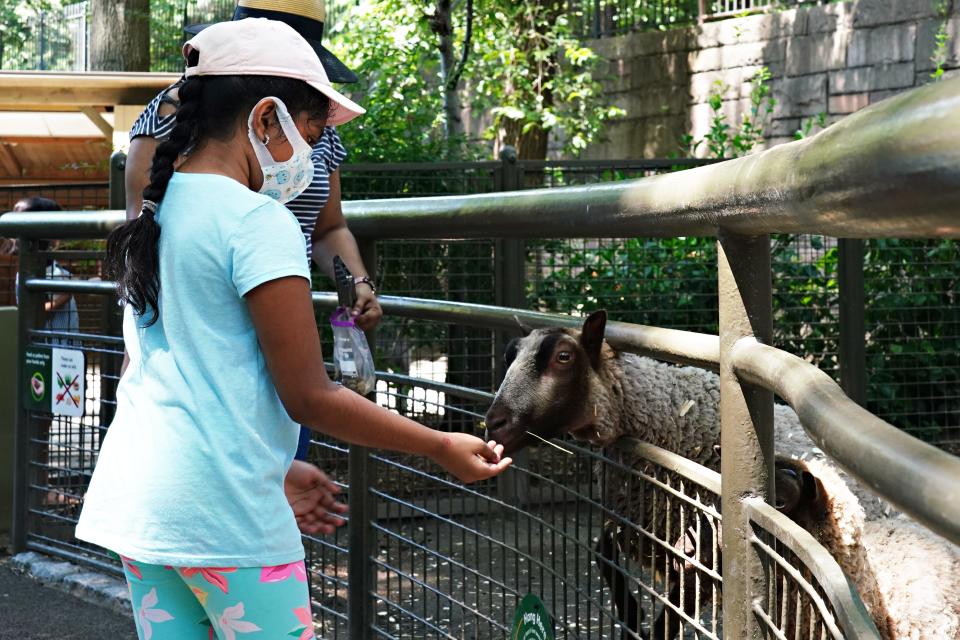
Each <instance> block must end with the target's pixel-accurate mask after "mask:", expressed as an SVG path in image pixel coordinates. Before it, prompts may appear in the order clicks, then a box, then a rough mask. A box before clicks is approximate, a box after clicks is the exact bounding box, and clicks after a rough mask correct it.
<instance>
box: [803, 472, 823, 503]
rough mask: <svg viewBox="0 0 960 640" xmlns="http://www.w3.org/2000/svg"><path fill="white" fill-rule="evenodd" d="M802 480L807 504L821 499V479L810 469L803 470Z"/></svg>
mask: <svg viewBox="0 0 960 640" xmlns="http://www.w3.org/2000/svg"><path fill="white" fill-rule="evenodd" d="M800 479H801V482H802V485H801V486H802V487H803V489H802V491H803V497H804V498H805V500H806V502H807V504H811V505H813V504H816V503H817V502H818V501H819V500H820V481H819V480H817V477H816V476H815V475H813V474H812V473H810V472H809V471H806V470H805V471H803V473H802V474H801V476H800Z"/></svg>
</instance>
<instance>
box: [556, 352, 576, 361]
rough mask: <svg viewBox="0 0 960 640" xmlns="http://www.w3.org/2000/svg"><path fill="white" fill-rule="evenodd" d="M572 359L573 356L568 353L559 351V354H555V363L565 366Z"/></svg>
mask: <svg viewBox="0 0 960 640" xmlns="http://www.w3.org/2000/svg"><path fill="white" fill-rule="evenodd" d="M572 359H573V354H572V353H570V352H569V351H561V352H560V353H558V354H557V362H560V363H563V364H566V363H567V362H570V361H571V360H572Z"/></svg>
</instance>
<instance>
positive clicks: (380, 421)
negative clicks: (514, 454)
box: [246, 276, 511, 482]
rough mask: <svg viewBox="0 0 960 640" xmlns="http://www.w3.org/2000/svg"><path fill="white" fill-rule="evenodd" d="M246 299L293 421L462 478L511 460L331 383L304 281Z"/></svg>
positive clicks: (274, 284)
mask: <svg viewBox="0 0 960 640" xmlns="http://www.w3.org/2000/svg"><path fill="white" fill-rule="evenodd" d="M246 300H247V305H248V308H249V310H250V315H251V317H252V318H253V324H254V326H255V327H256V331H257V338H258V339H259V341H260V348H261V350H262V351H263V354H264V357H265V358H266V362H267V368H268V369H269V370H270V375H271V376H272V377H273V382H274V384H275V385H276V388H277V392H278V393H279V395H280V400H281V401H282V402H283V405H284V407H286V409H287V413H289V414H290V417H291V418H292V419H293V420H295V421H296V422H299V423H301V424H304V425H307V426H309V427H311V428H313V429H315V430H317V431H321V432H323V433H326V434H328V435H331V436H333V437H335V438H339V439H340V440H343V441H345V442H349V443H352V444H358V445H362V446H366V447H374V448H377V449H390V450H392V451H401V452H404V453H414V454H419V455H424V456H427V457H429V458H431V459H432V460H434V461H435V462H437V463H438V464H439V465H441V466H442V467H443V468H444V469H446V470H447V471H449V472H450V473H452V474H453V475H455V476H457V477H458V478H460V480H462V481H464V482H474V481H477V480H483V479H486V478H490V477H492V476H495V475H497V474H498V473H500V472H501V471H503V470H504V469H506V468H507V467H508V466H509V465H510V462H511V460H510V458H501V457H500V453H501V452H502V451H503V447H502V445H497V444H496V443H494V442H491V443H489V444H488V443H485V442H483V441H482V440H481V439H479V438H476V437H474V436H471V435H467V434H463V433H444V432H441V431H435V430H433V429H430V428H428V427H425V426H423V425H421V424H419V423H417V422H414V421H413V420H409V419H407V418H404V417H402V416H399V415H397V414H395V413H391V412H389V411H387V410H386V409H383V408H381V407H379V406H377V405H376V404H374V403H372V402H370V401H369V400H367V399H365V398H363V397H362V396H360V395H357V394H356V393H354V392H353V391H350V390H349V389H347V388H345V387H342V386H340V385H338V384H335V383H334V382H332V381H331V380H330V378H329V376H327V372H326V369H325V368H324V366H323V354H322V353H321V349H320V335H319V333H318V332H317V325H316V320H315V318H314V314H313V303H312V301H311V299H310V288H309V286H308V283H307V281H306V280H305V279H303V278H300V277H296V276H290V277H284V278H279V279H277V280H271V281H269V282H266V283H264V284H262V285H260V286H258V287H256V288H254V289H252V290H251V291H250V292H249V293H247V295H246Z"/></svg>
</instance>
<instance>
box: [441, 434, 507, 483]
mask: <svg viewBox="0 0 960 640" xmlns="http://www.w3.org/2000/svg"><path fill="white" fill-rule="evenodd" d="M502 454H503V445H502V444H497V443H496V442H494V441H493V440H491V441H490V442H486V443H485V442H484V441H483V440H481V439H480V438H477V437H475V436H471V435H468V434H466V433H445V434H443V436H442V438H441V444H440V448H439V450H438V451H437V453H436V455H434V456H433V459H434V460H435V461H436V463H437V464H439V465H440V466H441V467H443V468H444V469H446V470H447V471H449V472H450V473H452V474H453V475H455V476H456V477H457V478H459V479H460V480H461V481H463V482H468V483H469V482H476V481H478V480H486V479H487V478H492V477H493V476H495V475H497V474H499V473H501V472H502V471H503V470H504V469H506V468H507V467H509V466H510V464H511V463H512V462H513V460H512V459H511V458H503V457H501V455H502Z"/></svg>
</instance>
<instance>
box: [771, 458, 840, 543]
mask: <svg viewBox="0 0 960 640" xmlns="http://www.w3.org/2000/svg"><path fill="white" fill-rule="evenodd" d="M775 487H776V491H775V498H776V499H775V502H774V506H776V508H777V511H779V512H780V513H782V514H784V515H785V516H787V517H788V518H790V519H791V520H793V521H794V522H796V523H797V524H798V525H800V526H801V527H803V528H804V529H806V530H807V531H812V530H813V529H814V528H815V527H816V526H817V525H818V524H819V523H820V522H822V521H823V519H824V517H825V514H826V511H827V503H826V492H825V491H824V489H823V484H822V483H821V482H820V480H819V478H817V477H816V476H815V475H813V474H812V473H810V470H809V469H808V468H807V465H806V464H805V463H804V462H803V461H802V460H796V459H794V458H787V457H784V456H778V457H777V460H776V475H775Z"/></svg>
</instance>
